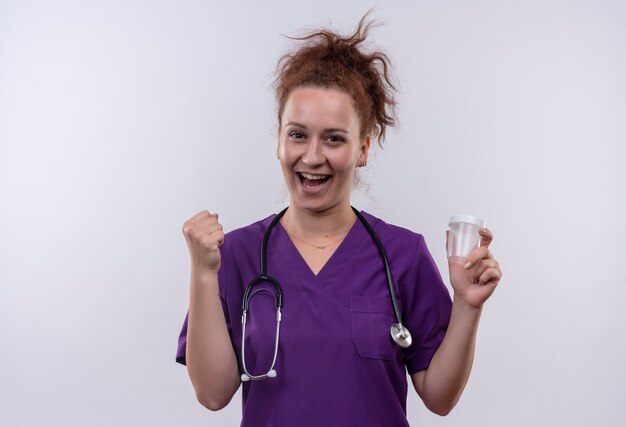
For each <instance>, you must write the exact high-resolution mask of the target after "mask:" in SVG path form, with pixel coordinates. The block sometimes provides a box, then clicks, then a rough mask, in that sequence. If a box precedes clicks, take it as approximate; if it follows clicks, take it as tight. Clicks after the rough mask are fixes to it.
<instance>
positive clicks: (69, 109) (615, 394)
mask: <svg viewBox="0 0 626 427" xmlns="http://www.w3.org/2000/svg"><path fill="white" fill-rule="evenodd" d="M346 3H347V2H346ZM372 6H378V7H377V10H376V12H375V14H374V16H375V17H376V18H378V19H380V20H382V21H384V22H385V23H386V25H385V26H383V27H379V28H377V29H375V30H374V32H373V34H372V35H373V40H374V41H375V42H376V43H377V44H379V45H381V46H383V47H384V48H386V49H387V51H388V52H389V53H390V55H391V57H392V59H393V60H394V62H395V66H396V72H397V75H398V79H399V81H400V86H401V94H400V119H401V121H402V126H401V127H400V128H399V129H398V131H397V132H395V133H392V134H391V135H390V136H389V138H388V141H387V142H388V144H387V148H386V149H385V150H384V151H381V150H375V151H376V153H375V157H374V159H373V160H372V161H371V162H370V166H368V168H367V172H366V174H365V175H364V178H365V180H366V181H367V182H369V184H370V185H369V189H368V190H362V191H361V192H360V193H359V194H357V195H356V196H355V200H354V203H355V205H357V206H358V207H360V208H362V209H365V210H367V211H369V212H371V213H374V214H375V215H378V216H381V217H383V218H384V219H386V220H387V221H388V222H391V223H395V224H398V225H402V226H405V227H408V228H411V229H413V230H416V231H418V232H421V233H423V234H424V235H425V236H426V239H427V242H428V243H429V246H430V248H431V251H432V252H433V254H434V256H435V258H436V261H437V263H438V265H439V266H440V268H441V269H442V272H443V274H444V276H446V277H447V265H446V262H445V253H444V231H445V229H446V226H447V219H448V217H449V216H450V215H453V214H457V213H470V214H475V215H478V216H482V217H484V218H486V219H487V221H488V224H489V226H490V227H491V228H492V230H493V231H494V234H495V240H494V244H493V246H492V248H493V252H494V253H495V254H496V256H497V257H498V258H499V260H500V262H501V265H502V268H503V271H504V278H503V280H502V282H501V285H500V287H499V289H498V291H497V292H496V294H494V296H493V298H492V299H491V300H490V301H489V302H488V304H487V305H486V307H485V309H484V315H483V319H482V324H481V327H480V331H479V337H478V349H477V355H476V363H475V366H474V371H473V373H472V377H471V379H470V382H469V384H468V386H467V388H466V391H465V394H464V396H463V398H462V400H461V402H460V403H459V405H458V406H457V408H456V409H455V410H454V411H453V413H452V414H451V415H449V416H448V417H447V418H440V417H438V416H435V415H432V414H430V413H428V412H427V410H425V409H424V407H423V405H422V404H421V402H420V401H419V398H418V397H416V396H415V394H414V393H413V394H412V395H411V397H410V400H409V419H410V421H411V423H412V424H413V425H415V426H529V425H536V426H554V425H568V426H588V425H598V426H621V425H624V419H625V418H626V416H625V415H624V412H623V409H622V406H623V403H624V400H625V398H626V366H625V364H624V360H626V344H625V343H626V340H624V332H623V329H624V323H625V320H626V315H625V314H624V313H625V311H624V309H623V306H624V301H626V280H625V279H624V267H623V265H624V264H623V259H624V254H625V253H626V243H625V242H626V227H625V225H624V223H625V221H624V219H625V218H626V172H624V168H623V164H624V162H625V161H626V149H625V148H624V145H625V144H624V143H625V142H626V141H625V138H624V135H625V134H626V125H625V123H626V120H625V118H626V79H625V76H626V3H624V2H622V1H591V0H589V1H568V0H563V1H558V0H549V1H471V2H470V1H418V2H412V4H409V2H384V4H383V2H381V4H379V5H377V4H376V3H375V2H372V1H360V2H356V1H353V2H350V5H347V4H344V3H342V2H338V1H335V0H333V1H327V0H324V1H321V0H318V1H315V2H303V3H302V4H296V3H295V2H293V1H275V0H272V1H263V2H254V3H253V2H248V4H243V3H242V2H228V5H225V4H224V2H217V1H216V2H208V1H165V0H161V1H147V0H144V1H95V0H93V1H55V2H46V1H24V0H22V1H6V0H4V1H1V0H0V407H1V409H0V425H2V426H43V425H46V426H61V425H62V426H111V425H122V426H131V425H152V426H171V425H180V424H181V423H182V424H184V425H187V426H207V425H214V426H218V425H238V420H239V416H240V398H239V397H237V398H236V399H235V400H234V401H233V402H232V403H231V405H230V406H229V407H228V408H226V409H225V410H223V411H220V412H217V413H211V412H209V411H207V410H205V409H204V408H202V407H201V406H200V405H199V404H198V403H196V401H195V399H194V395H193V392H192V388H191V384H190V383H189V380H188V378H187V374H186V370H185V368H183V367H182V366H179V365H177V364H175V363H174V353H175V349H176V342H177V337H178V333H179V330H180V326H181V322H182V320H183V317H184V315H185V312H186V309H187V299H188V280H189V260H188V253H187V247H186V244H185V241H184V238H183V235H182V232H181V227H182V224H183V222H184V221H185V220H186V219H188V218H189V217H191V216H192V215H193V214H195V213H196V212H198V211H199V210H203V209H208V210H211V211H218V212H219V213H220V219H221V220H222V222H223V224H224V226H225V228H226V229H227V230H232V229H233V228H236V227H240V226H244V225H247V224H249V223H250V222H252V221H255V220H257V219H260V218H262V217H265V216H266V215H269V214H270V213H271V212H277V211H278V210H279V209H280V208H281V207H282V206H284V205H285V203H286V202H287V198H286V192H285V190H284V189H283V187H282V176H281V174H280V170H279V165H278V163H277V161H276V159H275V154H274V153H275V151H274V148H275V143H276V138H275V131H276V123H275V106H274V103H273V98H272V93H271V91H270V89H269V85H270V83H271V80H272V73H273V69H274V65H275V62H276V59H277V58H278V56H279V55H280V54H281V53H282V52H283V51H284V49H285V48H286V47H287V46H288V45H289V43H288V41H287V40H286V39H284V38H283V37H281V36H280V34H281V33H285V34H295V33H297V32H298V31H299V30H301V29H303V28H306V27H316V26H319V25H327V24H332V25H334V26H335V27H336V28H339V29H341V30H344V31H351V30H352V29H353V26H354V24H355V23H356V22H357V21H358V18H359V17H360V16H361V15H362V14H363V13H364V12H365V11H366V10H367V9H369V8H370V7H372ZM294 425H296V423H295V422H294Z"/></svg>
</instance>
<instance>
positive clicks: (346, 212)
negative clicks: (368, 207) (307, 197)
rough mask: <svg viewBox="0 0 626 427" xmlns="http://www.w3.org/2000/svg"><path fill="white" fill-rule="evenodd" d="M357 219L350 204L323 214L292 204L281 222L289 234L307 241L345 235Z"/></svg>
mask: <svg viewBox="0 0 626 427" xmlns="http://www.w3.org/2000/svg"><path fill="white" fill-rule="evenodd" d="M356 219H357V217H356V215H355V214H354V212H353V211H352V208H351V207H350V204H349V203H348V204H346V205H345V206H336V207H334V208H332V209H329V210H327V211H323V212H310V211H307V210H305V209H301V208H298V207H297V206H295V205H294V204H293V202H292V203H290V204H289V209H287V212H285V215H284V216H283V217H282V218H281V220H280V222H281V224H282V225H283V227H284V228H285V229H286V230H287V231H288V232H292V233H295V234H297V235H299V236H301V237H302V238H305V239H306V238H316V237H319V236H337V235H341V234H345V233H346V232H347V231H348V230H350V228H351V227H352V225H353V224H354V222H355V221H356Z"/></svg>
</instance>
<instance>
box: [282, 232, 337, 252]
mask: <svg viewBox="0 0 626 427" xmlns="http://www.w3.org/2000/svg"><path fill="white" fill-rule="evenodd" d="M287 234H288V235H289V236H292V237H294V238H296V239H297V240H300V241H301V242H303V243H306V244H307V245H311V246H313V247H315V248H317V249H326V248H327V247H329V246H333V245H335V244H336V243H339V242H341V241H342V240H343V239H345V237H346V236H347V235H348V233H347V232H346V233H345V234H344V235H343V236H341V237H340V238H339V239H338V240H335V241H334V242H332V243H329V244H327V245H316V244H314V243H311V242H307V241H306V240H304V239H302V238H300V237H298V236H296V235H295V234H290V233H287ZM324 237H328V234H325V235H324Z"/></svg>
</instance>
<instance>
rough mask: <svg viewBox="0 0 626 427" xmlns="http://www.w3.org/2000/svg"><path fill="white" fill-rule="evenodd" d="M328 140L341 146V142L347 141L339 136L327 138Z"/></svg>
mask: <svg viewBox="0 0 626 427" xmlns="http://www.w3.org/2000/svg"><path fill="white" fill-rule="evenodd" d="M326 139H328V140H329V141H330V142H332V143H335V144H339V143H341V142H344V141H345V139H344V138H342V137H340V136H337V135H330V136H329V137H328V138H326Z"/></svg>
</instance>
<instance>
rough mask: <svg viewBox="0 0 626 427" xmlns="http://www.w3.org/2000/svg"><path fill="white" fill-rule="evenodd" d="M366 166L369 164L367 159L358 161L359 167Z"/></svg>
mask: <svg viewBox="0 0 626 427" xmlns="http://www.w3.org/2000/svg"><path fill="white" fill-rule="evenodd" d="M364 166H367V160H363V161H361V162H359V163H357V167H359V168H362V167H364Z"/></svg>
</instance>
